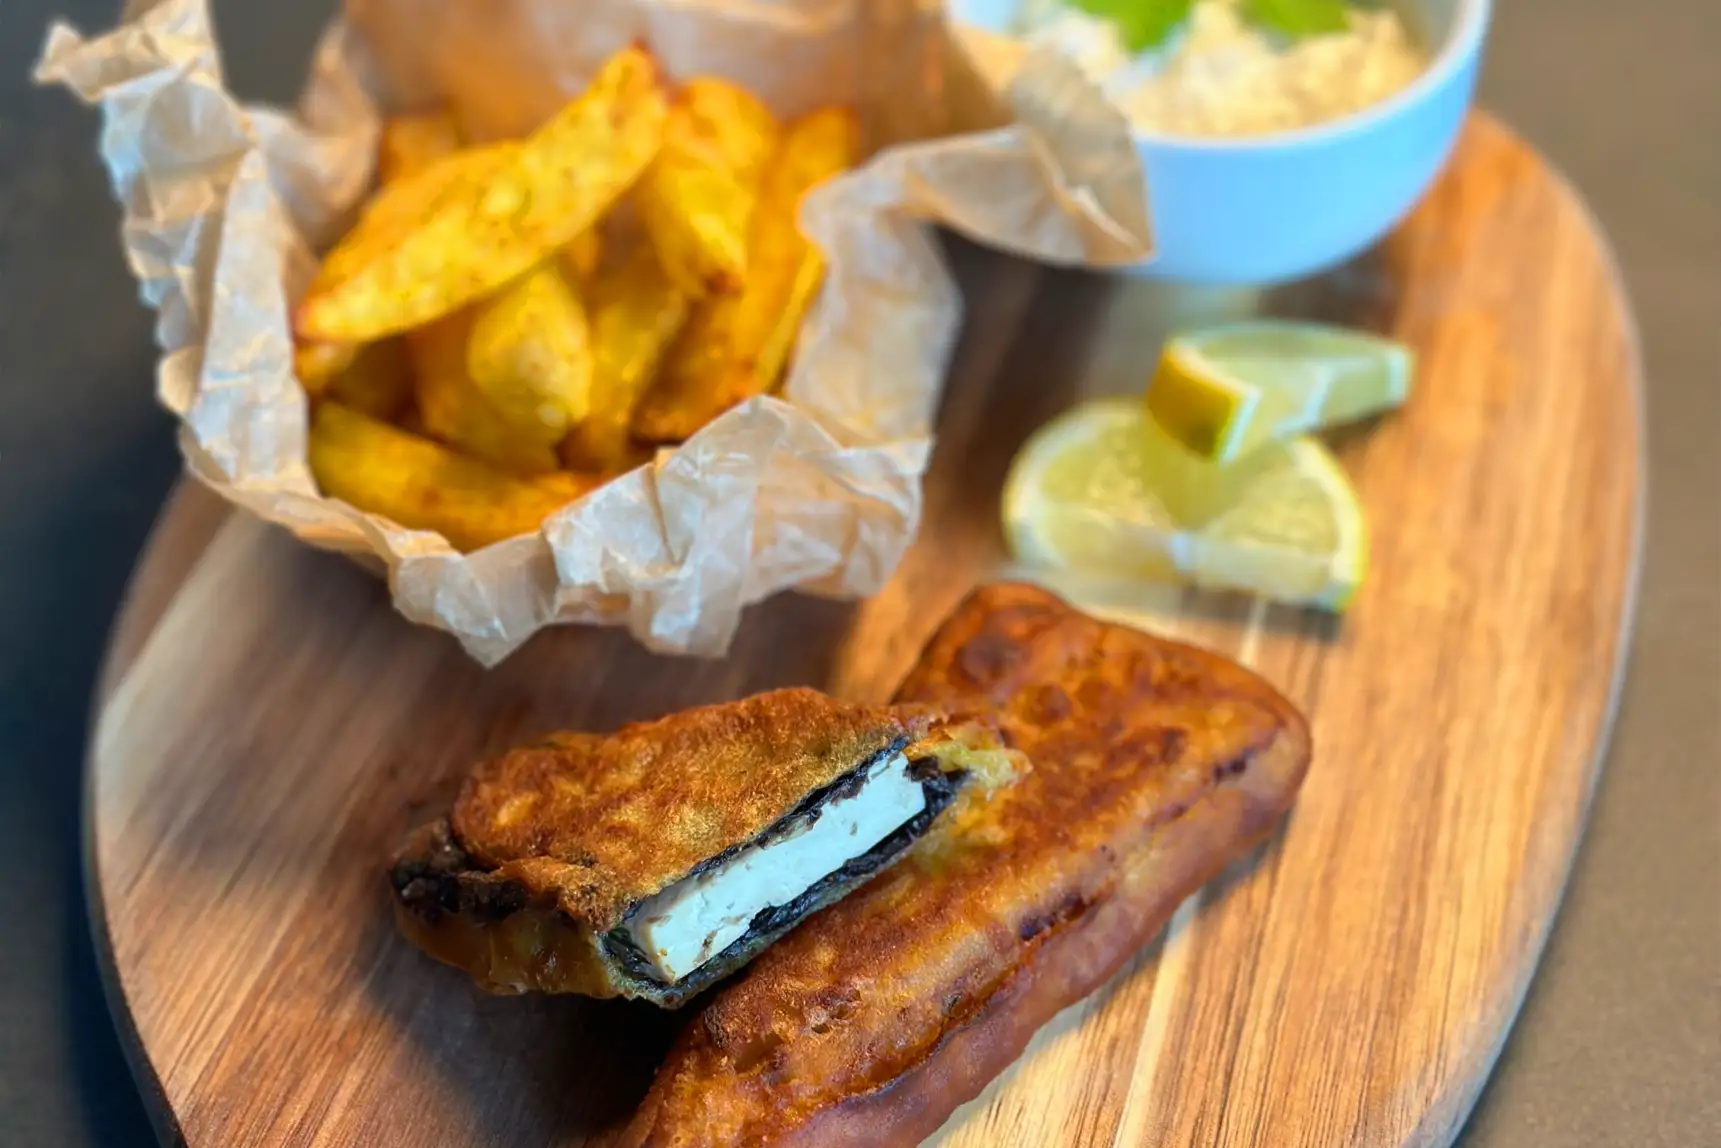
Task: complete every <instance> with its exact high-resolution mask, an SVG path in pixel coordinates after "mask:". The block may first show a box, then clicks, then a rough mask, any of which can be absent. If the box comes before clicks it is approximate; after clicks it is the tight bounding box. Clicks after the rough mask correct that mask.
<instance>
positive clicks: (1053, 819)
mask: <svg viewBox="0 0 1721 1148" xmlns="http://www.w3.org/2000/svg"><path fill="white" fill-rule="evenodd" d="M898 700H899V701H903V702H913V703H931V704H934V705H939V706H957V707H964V708H967V707H986V706H990V707H996V712H997V716H998V720H999V722H1000V724H1001V726H1002V727H1003V729H1004V731H1005V734H1006V736H1007V737H1008V738H1009V739H1010V740H1011V742H1012V743H1013V744H1014V745H1016V746H1017V747H1018V748H1019V749H1021V750H1022V751H1024V752H1025V753H1026V754H1027V755H1028V757H1029V758H1030V760H1031V761H1032V763H1033V765H1032V769H1031V770H1030V771H1029V772H1027V773H1026V774H1025V775H1024V776H1023V777H1022V778H1021V779H1020V780H1019V781H1018V782H1017V783H1016V784H1015V785H1013V786H1010V787H1008V788H1006V789H1003V790H1000V791H999V792H998V793H997V794H996V795H994V796H993V798H992V799H991V800H990V801H988V802H975V803H972V804H965V805H964V806H963V807H962V808H960V809H958V810H956V811H955V812H954V813H953V814H952V816H951V818H950V819H949V820H947V822H946V823H945V824H943V825H941V826H940V828H939V829H938V830H937V831H936V832H934V833H932V834H930V835H928V837H927V838H926V839H924V840H923V841H922V842H921V843H920V845H919V846H917V847H916V849H915V850H914V852H913V853H912V854H911V855H910V856H909V858H908V859H907V860H905V861H904V862H903V863H902V864H900V865H898V866H896V867H895V868H893V869H892V870H891V871H890V872H889V873H888V874H886V875H884V876H883V877H881V878H880V879H879V880H877V881H875V882H873V883H872V884H870V885H868V886H867V887H866V888H865V889H863V890H861V891H860V892H858V893H856V894H855V895H854V896H851V897H849V898H847V899H846V900H844V901H842V902H841V903H840V904H837V905H835V906H833V907H831V908H829V909H827V910H825V911H824V912H822V913H820V914H819V915H818V916H817V917H815V918H813V919H812V920H810V921H808V922H807V923H806V924H804V925H803V926H802V927H801V928H800V929H798V930H796V931H795V932H794V933H793V934H791V935H790V936H788V937H787V938H785V939H784V940H783V941H781V942H779V943H778V944H777V945H776V946H775V947H774V948H772V949H771V950H770V951H769V952H767V953H765V954H763V955H762V956H761V957H760V958H759V959H758V960H757V961H756V962H754V964H753V966H752V967H751V968H750V969H749V970H748V974H747V976H745V977H744V978H742V979H740V980H738V981H736V982H735V983H733V984H731V985H729V986H726V987H725V988H724V989H723V990H722V991H721V992H719V993H718V994H717V995H715V996H714V997H713V998H712V999H711V1000H710V1002H709V1003H708V1004H706V1005H705V1006H704V1008H703V1009H702V1010H701V1011H700V1013H699V1014H698V1015H697V1016H696V1017H695V1018H694V1020H693V1021H692V1023H690V1024H689V1025H688V1026H687V1028H686V1029H685V1030H684V1031H683V1033H682V1034H681V1036H680V1038H679V1039H678V1041H677V1043H676V1046H675V1048H674V1049H673V1051H672V1052H671V1054H670V1056H669V1059H668V1060H667V1062H666V1063H665V1064H664V1065H663V1067H662V1069H661V1070H660V1071H659V1073H658V1076H657V1078H656V1080H655V1081H654V1082H653V1085H652V1087H651V1091H650V1093H649V1094H648V1095H647V1097H646V1100H645V1102H644V1104H643V1105H642V1107H641V1109H640V1111H639V1112H638V1114H637V1115H636V1117H635V1119H634V1120H633V1122H632V1123H631V1124H630V1125H629V1127H628V1129H627V1131H626V1133H625V1134H624V1136H623V1137H622V1143H623V1144H625V1145H628V1146H630V1148H692V1146H693V1145H699V1146H701V1148H725V1146H740V1145H770V1146H784V1145H793V1146H795V1148H812V1146H818V1148H826V1146H835V1145H868V1146H877V1148H888V1146H891V1145H902V1146H909V1145H915V1144H918V1143H920V1141H921V1140H922V1139H923V1138H924V1137H926V1136H928V1135H930V1134H931V1133H932V1132H933V1131H935V1130H936V1129H937V1128H938V1127H939V1126H940V1125H941V1124H942V1123H943V1122H944V1120H945V1119H946V1118H947V1117H948V1116H949V1115H950V1113H951V1112H952V1111H954V1110H955V1109H956V1107H957V1106H958V1105H960V1104H962V1103H963V1102H965V1101H967V1100H969V1099H971V1098H973V1097H974V1096H975V1095H977V1094H978V1093H979V1092H980V1091H981V1090H982V1089H983V1088H984V1087H985V1085H986V1084H987V1082H988V1081H990V1080H991V1079H992V1078H993V1077H994V1076H996V1075H997V1074H998V1073H999V1072H1000V1071H1002V1070H1003V1069H1004V1068H1006V1067H1007V1066H1008V1065H1009V1064H1010V1063H1011V1062H1012V1061H1014V1060H1015V1059H1016V1057H1017V1056H1019V1055H1020V1054H1021V1051H1022V1049H1023V1048H1024V1047H1025V1046H1026V1045H1027V1043H1028V1041H1029V1039H1030V1038H1031V1037H1032V1036H1033V1034H1034V1031H1035V1030H1036V1029H1038V1028H1039V1027H1040V1025H1042V1024H1044V1023H1045V1022H1046V1021H1047V1020H1049V1019H1050V1018H1051V1017H1052V1016H1054V1015H1055V1014H1056V1013H1058V1012H1059V1011H1060V1010H1062V1009H1063V1008H1065V1007H1067V1006H1068V1005H1070V1004H1073V1003H1074V1002H1076V1001H1077V1000H1080V999H1081V998H1082V997H1084V996H1086V995H1087V994H1088V993H1090V992H1092V991H1093V990H1094V989H1096V988H1098V987H1099V986H1100V985H1101V984H1103V983H1104V981H1105V980H1106V979H1107V978H1108V977H1109V976H1111V974H1112V973H1113V972H1114V971H1115V970H1116V969H1117V968H1118V967H1119V966H1120V965H1121V964H1122V963H1123V962H1124V961H1125V960H1127V959H1128V958H1129V957H1130V956H1131V955H1132V954H1133V953H1135V952H1136V951H1137V950H1138V949H1140V948H1141V947H1142V946H1143V945H1145V944H1146V943H1147V942H1148V941H1149V940H1151V939H1152V938H1153V936H1154V935H1155V934H1157V933H1158V932H1159V930H1160V929H1161V928H1162V927H1163V926H1164V924H1165V922H1166V921H1167V920H1168V919H1169V917H1170V916H1171V913H1172V912H1173V910H1174V909H1175V908H1176V906H1177V905H1178V904H1179V903H1181V902H1182V901H1183V899H1184V898H1185V897H1187V896H1188V895H1189V894H1191V893H1192V892H1194V891H1195V890H1196V889H1197V888H1199V887H1200V886H1201V885H1202V884H1203V883H1204V882H1206V881H1207V880H1209V879H1210V878H1211V877H1213V876H1215V875H1216V874H1217V873H1219V872H1220V870H1221V869H1223V868H1224V866H1225V865H1227V864H1228V863H1229V862H1231V861H1232V860H1233V859H1235V858H1236V857H1238V856H1239V855H1241V854H1242V853H1244V852H1245V851H1246V850H1247V849H1249V848H1250V847H1251V846H1252V845H1253V844H1254V843H1255V842H1257V841H1258V840H1259V839H1260V838H1261V837H1263V836H1264V835H1265V834H1267V833H1268V832H1269V831H1270V830H1271V829H1272V828H1273V826H1274V824H1275V823H1276V822H1277V820H1278V819H1279V817H1280V815H1281V814H1283V813H1284V812H1285V810H1286V809H1287V808H1288V807H1289V805H1290V804H1291V800H1292V797H1293V795H1294V794H1295V793H1296V790H1297V787H1298V785H1299V784H1300V783H1301V781H1302V778H1303V775H1304V772H1305V770H1306V768H1307V766H1308V763H1309V754H1310V743H1309V731H1308V727H1307V725H1306V723H1305V722H1304V720H1303V718H1302V717H1301V716H1300V715H1299V714H1298V713H1297V711H1296V710H1295V709H1294V708H1293V707H1292V706H1291V704H1290V703H1289V702H1287V701H1286V700H1285V699H1284V698H1283V697H1281V696H1280V695H1279V694H1278V693H1276V692H1275V691H1274V690H1273V689H1272V687H1270V686H1269V685H1267V683H1266V682H1264V681H1262V680H1261V679H1260V678H1259V677H1257V676H1255V675H1254V674H1252V673H1250V672H1249V671H1248V670H1245V669H1243V668H1242V667H1240V666H1237V665H1235V664H1234V663H1232V662H1229V661H1227V660H1225V659H1223V658H1221V657H1218V656H1216V655H1214V654H1210V653H1206V652H1204V651H1201V650H1197V649H1192V648H1190V647H1187V646H1182V645H1177V644H1174V643H1171V642H1166V641H1161V640H1159V639H1156V638H1153V637H1150V636H1148V635H1146V634H1143V633H1140V632H1138V631H1135V630H1131V629H1127V628H1124V627H1120V626H1112V625H1107V624H1104V623H1101V622H1098V621H1095V620H1094V619H1092V618H1089V617H1086V616H1084V615H1082V614H1080V613H1078V612H1077V611H1075V610H1074V609H1072V608H1070V607H1069V606H1068V605H1066V604H1065V603H1064V602H1062V601H1061V600H1059V599H1058V598H1056V597H1054V596H1053V595H1051V594H1048V593H1046V592H1045V591H1043V590H1040V589H1037V588H1034V587H1029V586H1021V585H998V586H992V587H988V588H985V589H982V590H979V591H977V592H976V593H975V594H973V595H972V596H971V597H970V598H969V599H968V600H967V601H966V602H965V603H964V604H963V605H962V606H961V607H960V608H959V609H958V610H957V612H956V613H955V615H954V616H952V618H951V619H950V620H949V621H948V622H947V623H946V624H945V625H944V627H943V628H942V629H941V630H940V632H939V633H938V634H937V635H936V637H935V638H934V639H933V641H932V643H931V645H930V646H929V647H928V649H927V650H926V651H925V653H924V654H923V655H922V659H921V661H920V663H919V665H918V666H917V667H916V669H915V670H914V671H913V673H912V674H911V676H910V677H909V679H908V681H907V682H906V684H904V686H903V687H902V689H901V691H900V693H899V695H898Z"/></svg>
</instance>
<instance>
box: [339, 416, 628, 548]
mask: <svg viewBox="0 0 1721 1148" xmlns="http://www.w3.org/2000/svg"><path fill="white" fill-rule="evenodd" d="M310 463H311V473H312V475H313V476H315V478H316V480H317V486H318V487H319V488H320V489H321V490H322V492H323V494H325V495H326V496H328V497H330V498H338V499H340V500H341V501H342V502H346V503H349V504H350V505H352V506H356V507H358V508H359V509H360V510H364V511H368V512H369V513H371V514H378V515H381V516H382V517H384V518H387V519H389V520H390V521H392V522H395V523H397V524H398V525H400V526H404V527H406V528H407V529H409V530H434V531H436V532H437V533H438V534H440V535H442V536H443V537H444V538H446V539H448V542H449V545H451V546H453V547H454V548H455V549H457V550H464V551H470V550H479V549H482V548H483V547H485V546H488V545H490V544H491V543H493V542H501V541H503V540H504V539H508V538H514V537H517V536H519V535H521V534H531V533H533V532H535V531H537V530H538V529H539V528H540V527H541V526H542V525H543V522H544V519H545V518H548V517H549V516H550V515H551V514H554V513H555V512H556V511H558V510H560V509H561V508H562V507H564V506H566V505H568V503H570V502H573V501H574V500H575V499H577V498H579V497H580V496H581V495H583V494H585V493H586V492H587V491H589V490H591V489H592V488H593V486H595V485H596V481H597V480H596V479H594V478H592V477H589V476H586V475H576V474H570V473H568V472H567V471H558V472H556V473H554V474H546V475H541V476H539V477H536V478H520V477H518V476H515V475H511V474H507V473H505V472H503V471H500V470H497V469H496V468H494V467H490V466H486V465H485V464H484V463H481V462H478V461H476V460H474V459H470V458H464V457H462V456H461V455H458V454H455V453H454V452H453V451H451V450H449V449H448V448H447V447H444V446H441V445H439V444H437V443H434V442H431V441H430V440H428V439H422V438H418V437H417V436H415V435H410V434H407V433H406V432H405V431H403V430H398V429H396V428H395V427H392V426H389V425H388V424H387V423H384V422H380V421H378V420H377V419H373V418H371V417H370V416H368V415H365V414H362V413H360V412H358V411H355V410H353V409H352V408H350V407H345V406H342V405H341V404H340V403H336V402H325V403H323V404H322V405H321V406H320V407H318V408H317V414H316V417H315V419H314V420H313V421H312V423H311V434H310Z"/></svg>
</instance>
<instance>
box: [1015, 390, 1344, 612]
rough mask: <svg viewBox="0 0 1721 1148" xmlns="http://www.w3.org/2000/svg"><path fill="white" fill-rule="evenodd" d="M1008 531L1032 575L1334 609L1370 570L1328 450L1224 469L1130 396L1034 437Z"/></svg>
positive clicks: (1275, 447)
mask: <svg viewBox="0 0 1721 1148" xmlns="http://www.w3.org/2000/svg"><path fill="white" fill-rule="evenodd" d="M1004 528H1005V533H1006V535H1007V537H1008V539H1009V542H1010V548H1011V550H1012V551H1013V552H1014V554H1015V557H1016V558H1017V560H1018V561H1021V562H1023V563H1025V564H1028V565H1031V566H1041V567H1046V568H1050V569H1056V570H1072V571H1076V572H1079V573H1082V574H1086V575H1092V576H1100V577H1113V578H1123V579H1151V580H1155V581H1177V582H1183V583H1188V584H1192V585H1196V586H1203V587H1209V588H1215V589H1229V590H1242V591H1247V592H1250V593H1255V594H1260V595H1262V596H1264V597H1267V598H1272V599H1274V600H1276V601H1280V602H1287V603H1292V604H1297V605H1313V606H1319V607H1322V608H1325V609H1330V610H1343V609H1344V608H1345V607H1346V606H1347V605H1348V604H1349V602H1350V600H1351V598H1352V596H1353V595H1354V594H1355V593H1356V590H1357V588H1358V587H1359V586H1360V585H1361V584H1362V580H1363V577H1364V575H1365V573H1366V572H1367V568H1368V531H1367V527H1366V523H1365V521H1364V518H1363V511H1362V506H1361V504H1360V503H1359V502H1358V500H1357V495H1356V491H1355V490H1354V489H1353V488H1352V487H1351V485H1350V482H1349V480H1347V479H1346V478H1345V474H1344V471H1343V469H1342V468H1341V467H1340V466H1339V463H1338V460H1336V459H1335V458H1333V456H1332V454H1331V453H1330V452H1329V451H1328V450H1327V449H1326V448H1325V447H1324V446H1322V445H1321V444H1320V443H1319V442H1318V441H1316V440H1314V439H1311V438H1294V439H1290V440H1286V441H1282V442H1271V443H1269V444H1267V445H1266V446H1264V447H1263V448H1262V449H1260V450H1258V451H1255V452H1253V453H1251V454H1250V455H1249V456H1248V457H1247V458H1245V459H1243V460H1242V461H1240V462H1238V463H1236V464H1235V465H1231V466H1220V465H1217V464H1215V463H1213V462H1211V461H1208V460H1206V459H1202V458H1199V457H1197V456H1196V455H1194V454H1192V453H1191V452H1190V451H1188V450H1187V449H1185V448H1184V447H1183V446H1182V445H1181V444H1180V443H1178V442H1177V441H1175V440H1174V439H1172V438H1171V436H1170V435H1169V434H1167V433H1166V431H1165V430H1164V429H1163V428H1162V427H1160V426H1159V425H1158V423H1157V422H1156V421H1155V420H1154V419H1152V418H1150V417H1149V416H1148V415H1147V413H1146V411H1144V410H1143V409H1142V407H1141V405H1140V404H1139V403H1136V402H1132V401H1129V400H1120V399H1108V400H1101V401H1098V402H1092V403H1087V404H1084V405H1082V406H1079V407H1076V408H1075V409H1073V410H1071V411H1069V412H1067V413H1065V414H1064V415H1062V416H1060V417H1059V418H1057V419H1055V420H1053V421H1052V422H1050V423H1048V424H1047V425H1046V426H1044V427H1042V428H1041V429H1040V431H1039V432H1037V433H1036V434H1035V435H1034V436H1033V437H1032V438H1030V439H1029V440H1028V442H1027V444H1026V445H1025V446H1023V448H1022V450H1021V452H1020V453H1019V454H1018V455H1017V456H1016V461H1015V462H1014V464H1013V465H1012V467H1011V470H1010V476H1009V479H1008V481H1007V482H1006V484H1005V488H1004Z"/></svg>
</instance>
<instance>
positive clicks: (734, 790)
mask: <svg viewBox="0 0 1721 1148" xmlns="http://www.w3.org/2000/svg"><path fill="white" fill-rule="evenodd" d="M911 716H912V720H910V718H909V717H905V715H904V713H903V712H900V711H896V710H892V709H889V708H886V707H882V706H857V705H849V704H846V703H844V702H839V701H837V700H835V699H834V698H830V697H827V696H826V695H824V694H821V693H819V692H818V691H817V690H810V689H788V690H776V691H773V692H771V693H766V694H759V695H757V696H755V697H750V698H743V699H742V700H740V701H736V702H726V703H724V704H722V705H712V706H701V707H700V708H698V709H691V710H686V711H684V712H682V713H677V714H671V715H669V716H668V717H664V718H659V719H657V720H656V721H649V722H641V723H639V724H636V725H630V726H624V727H622V728H621V729H619V730H617V731H616V732H615V733H613V734H608V735H601V736H600V735H596V734H557V735H555V736H554V737H552V738H550V739H548V740H546V741H545V742H544V743H542V744H540V745H535V746H527V747H525V748H522V749H516V750H514V751H513V752H511V753H506V754H503V755H502V756H501V757H498V758H496V759H494V760H493V761H489V762H486V763H485V764H483V765H481V766H479V767H478V769H477V770H476V771H475V772H474V773H473V774H472V776H471V777H469V778H468V779H467V781H466V784H465V786H464V787H463V788H462V789H461V791H460V797H459V799H458V800H457V801H456V802H455V804H454V813H453V815H452V817H451V818H450V820H451V822H452V824H453V827H454V835H455V837H456V838H457V839H458V840H459V842H460V845H461V847H462V848H464V849H465V850H466V852H467V853H468V854H470V855H471V856H472V858H473V860H474V861H476V862H477V863H478V865H480V866H481V867H483V868H485V869H491V870H500V871H501V872H502V873H503V874H505V875H508V876H514V877H516V878H517V879H518V880H519V881H520V882H521V883H522V884H524V885H525V886H526V887H527V888H528V889H529V890H531V891H533V892H540V891H541V892H553V893H554V894H555V896H556V898H557V900H558V902H559V904H560V907H561V908H562V909H563V911H565V912H566V913H568V914H569V915H570V916H572V917H574V918H575V919H577V920H579V921H581V922H582V923H584V924H587V925H589V926H591V927H592V928H593V929H597V930H600V931H602V930H608V929H612V928H614V927H615V926H616V925H619V924H620V923H621V919H622V916H623V915H624V914H625V913H626V912H627V910H628V909H629V908H630V907H632V906H633V905H634V904H636V903H637V902H639V901H641V900H643V899H644V898H646V897H649V896H651V895H652V894H653V893H656V892H658V891H660V890H662V889H664V888H665V887H667V886H669V885H673V884H674V883H675V882H677V881H679V880H681V879H682V878H683V877H685V876H687V875H688V873H690V872H691V871H692V870H693V868H694V867H695V866H697V865H699V864H700V863H701V862H704V861H708V860H710V859H711V858H713V857H715V856H717V855H718V854H720V853H722V852H723V851H724V850H726V849H731V848H734V847H736V846H738V845H742V844H744V843H746V842H748V841H751V840H752V839H753V838H755V837H757V836H758V835H759V834H760V833H762V832H764V831H765V830H766V829H767V828H769V827H770V826H771V825H773V824H775V823H776V822H777V821H779V820H781V819H782V818H783V817H784V816H785V815H787V814H788V813H789V812H790V811H791V810H793V809H794V808H795V806H796V805H797V804H799V803H800V801H801V799H802V798H804V797H806V796H807V795H808V794H809V793H811V792H813V791H814V790H816V789H819V788H821V787H822V786H825V785H828V784H830V783H831V782H833V781H835V780H836V779H837V778H839V777H841V776H842V775H843V774H845V773H847V772H849V771H850V770H852V769H854V768H855V766H856V765H857V764H859V763H860V762H863V761H867V760H870V759H871V758H873V757H875V756H877V755H878V754H880V753H883V752H884V751H885V750H887V749H889V748H890V747H891V746H892V745H896V744H903V743H906V742H908V741H911V740H913V739H914V738H917V737H919V736H920V735H921V734H922V733H924V732H925V730H926V728H927V725H928V724H929V722H928V719H927V718H925V717H924V716H921V715H911Z"/></svg>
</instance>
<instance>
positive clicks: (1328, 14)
mask: <svg viewBox="0 0 1721 1148" xmlns="http://www.w3.org/2000/svg"><path fill="white" fill-rule="evenodd" d="M1243 14H1244V15H1245V16H1247V17H1248V18H1249V19H1250V20H1252V21H1254V22H1255V23H1257V24H1260V25H1262V26H1264V27H1267V28H1271V29H1272V30H1273V31H1275V32H1278V33H1279V34H1280V35H1282V36H1289V37H1290V38H1291V39H1293V40H1300V39H1302V38H1303V37H1304V36H1318V35H1320V34H1321V33H1323V32H1343V31H1344V30H1345V29H1346V28H1348V27H1350V21H1349V20H1348V19H1346V17H1345V0H1243Z"/></svg>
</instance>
